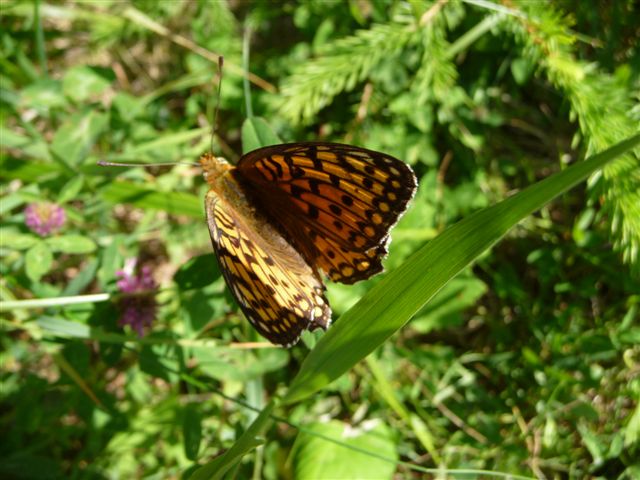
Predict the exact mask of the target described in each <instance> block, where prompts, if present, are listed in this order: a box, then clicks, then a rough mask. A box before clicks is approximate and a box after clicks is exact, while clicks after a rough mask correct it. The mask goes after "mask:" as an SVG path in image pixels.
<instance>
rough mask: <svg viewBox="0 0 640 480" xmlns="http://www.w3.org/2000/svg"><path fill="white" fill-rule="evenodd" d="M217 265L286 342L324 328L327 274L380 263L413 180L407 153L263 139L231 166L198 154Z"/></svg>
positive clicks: (347, 274)
mask: <svg viewBox="0 0 640 480" xmlns="http://www.w3.org/2000/svg"><path fill="white" fill-rule="evenodd" d="M200 163H201V165H202V167H203V170H204V176H205V178H206V180H207V182H208V184H209V186H210V190H209V192H208V193H207V195H206V198H205V210H206V213H207V222H208V224H209V231H210V234H211V241H212V244H213V247H214V250H215V252H216V254H217V257H218V261H219V264H220V268H221V271H222V273H223V275H224V277H225V280H226V282H227V284H228V285H229V287H230V289H231V292H232V293H233V295H234V297H235V299H236V300H237V302H238V304H239V306H240V308H241V309H242V311H243V313H244V314H245V316H246V317H247V318H248V319H249V321H250V322H251V323H252V325H253V326H254V327H255V328H256V329H257V330H258V331H259V332H260V333H261V334H262V335H263V336H265V337H266V338H268V339H269V340H270V341H272V342H273V343H277V344H280V345H284V346H290V345H292V344H294V343H296V342H297V341H298V339H299V337H300V334H301V333H302V331H304V330H306V329H309V330H313V329H315V328H323V329H326V328H327V327H328V326H329V324H330V322H331V309H330V307H329V304H328V302H327V299H326V298H325V296H324V291H325V286H324V284H323V282H322V277H323V275H327V276H328V277H329V278H330V279H331V280H334V281H337V282H342V283H354V282H356V281H359V280H363V279H366V278H369V277H371V276H372V275H375V274H376V273H379V272H380V271H382V259H383V258H384V256H385V255H386V253H387V243H388V241H389V230H390V228H391V227H392V226H393V224H395V222H396V221H397V219H398V218H399V216H400V215H401V214H402V213H403V212H404V210H405V209H406V205H407V203H408V201H409V200H410V199H411V197H412V196H413V194H414V192H415V189H416V185H417V183H416V179H415V176H414V175H413V172H412V171H411V169H410V168H409V167H408V166H407V165H406V164H404V163H403V162H401V161H399V160H397V159H395V158H393V157H391V156H388V155H386V154H382V153H379V152H374V151H371V150H366V149H363V148H358V147H352V146H349V145H342V144H335V143H320V142H317V143H292V144H282V145H274V146H271V147H265V148H260V149H258V150H254V151H253V152H250V153H248V154H246V155H244V156H243V157H242V158H241V159H240V161H239V162H238V165H237V166H232V165H230V164H228V163H227V162H226V161H225V160H224V159H220V158H216V157H214V156H213V155H212V154H205V155H203V156H202V157H201V158H200Z"/></svg>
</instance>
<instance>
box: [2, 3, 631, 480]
mask: <svg viewBox="0 0 640 480" xmlns="http://www.w3.org/2000/svg"><path fill="white" fill-rule="evenodd" d="M0 8H1V13H2V25H3V28H2V31H1V32H0V38H1V42H0V48H1V51H2V56H1V57H0V58H1V62H2V73H1V77H0V79H1V82H2V84H1V97H0V111H1V112H2V123H1V129H2V130H1V132H0V145H1V146H2V154H1V161H2V168H1V170H0V175H1V176H2V184H1V185H2V197H1V198H2V201H1V202H0V215H1V216H2V225H1V227H0V228H1V229H0V242H1V243H0V253H1V254H2V262H0V269H1V274H2V279H1V281H0V299H1V300H2V305H1V322H2V327H3V333H4V334H3V336H2V339H1V342H2V350H1V351H0V359H1V362H2V367H3V368H2V382H3V383H2V392H1V395H2V396H1V400H0V402H1V403H0V405H1V407H2V416H1V417H0V418H1V423H0V428H1V429H2V432H3V435H2V437H3V438H2V442H0V475H1V476H2V477H3V478H68V477H71V478H112V477H121V478H142V477H148V476H156V477H158V478H166V477H169V478H193V479H201V478H223V477H225V478H256V479H257V478H266V479H276V478H301V479H309V478H407V477H409V478H421V476H422V475H425V474H426V475H430V476H434V477H436V476H439V477H440V478H490V477H493V476H495V477H504V476H505V475H508V474H510V475H514V476H522V477H527V478H529V477H539V478H638V477H639V476H640V461H639V460H638V458H640V401H639V399H640V374H639V372H640V321H639V319H640V147H638V145H640V136H639V135H638V134H639V133H640V129H639V128H638V125H640V50H639V47H638V42H637V38H636V37H634V35H637V25H638V24H639V23H640V13H638V12H637V8H635V6H634V2H633V1H631V0H622V1H619V2H611V5H609V4H607V5H605V4H604V3H603V4H602V5H601V4H600V3H599V2H593V3H591V2H577V1H570V0H563V1H560V2H555V3H553V4H550V3H547V2H530V1H524V0H522V1H518V0H515V1H511V2H502V3H492V2H486V1H480V0H467V1H449V2H446V1H435V2H429V1H424V2H423V1H420V0H415V1H413V0H412V1H400V0H396V1H391V0H389V1H373V0H371V1H356V0H353V1H325V2H320V1H311V0H306V1H299V2H293V1H291V2H289V1H287V2H281V3H280V4H278V5H276V4H275V3H270V2H252V3H245V2H228V3H226V2H223V1H220V2H217V1H216V2H187V1H178V0H176V1H174V2H144V1H135V2H130V3H125V2H108V1H105V2H99V3H98V2H96V3H93V2H66V3H60V2H52V3H44V2H35V3H31V2H23V1H10V0H7V1H4V2H2V3H1V4H0ZM634 8H635V10H634ZM569 12H570V13H571V15H568V13H569ZM219 55H224V57H225V66H224V74H223V75H224V79H223V83H222V93H221V98H220V108H219V113H218V122H217V123H218V126H217V131H216V135H215V138H214V151H215V153H216V154H219V155H222V156H225V157H227V158H228V159H230V160H231V161H237V160H238V158H239V157H240V155H241V153H242V152H243V151H248V150H250V149H252V148H256V147H257V146H260V145H265V144H269V143H273V142H274V141H277V139H278V138H279V139H281V141H286V142H292V141H309V140H323V141H338V142H343V143H350V144H353V145H359V146H362V147H366V148H369V149H373V150H379V151H383V152H386V153H388V154H391V155H393V156H395V157H397V158H400V159H403V160H404V161H406V162H407V163H409V164H411V165H412V167H413V168H414V170H415V172H416V175H417V177H418V179H419V182H420V186H419V190H418V193H417V195H416V197H415V199H414V201H413V204H412V206H411V208H410V210H409V211H408V212H407V214H406V215H405V216H404V217H403V218H402V220H401V221H400V222H399V224H398V225H397V226H396V227H395V229H394V230H393V231H392V238H393V241H392V243H391V246H390V253H389V257H388V259H387V260H386V264H385V265H386V271H387V272H386V273H385V274H382V275H380V276H377V277H374V278H372V279H370V280H367V281H365V282H361V283H358V284H356V285H351V286H346V285H339V284H328V297H329V300H330V301H331V304H332V307H333V310H334V321H335V325H333V326H332V327H331V328H330V329H329V331H328V332H327V333H326V334H322V333H319V332H314V333H313V334H311V333H309V334H305V336H304V337H303V341H302V342H301V343H300V344H299V345H297V346H296V347H294V348H292V349H289V350H285V349H280V348H273V347H272V346H270V345H269V344H266V343H264V342H263V341H262V339H260V338H259V337H258V335H257V334H256V333H255V332H254V331H253V329H252V328H251V326H250V325H249V323H248V322H247V321H246V320H245V319H244V318H243V316H242V314H241V313H240V312H239V310H238V307H237V306H236V305H235V303H234V300H233V299H232V297H231V296H230V294H229V293H228V291H227V289H226V286H225V284H224V281H223V279H222V277H221V274H220V272H219V270H218V267H217V264H216V261H215V259H214V256H213V254H212V253H211V247H210V240H209V232H208V230H207V226H206V222H205V220H204V211H203V198H204V194H205V192H206V190H207V187H206V185H205V182H204V181H203V179H202V177H201V172H200V171H199V169H198V168H197V167H194V166H191V165H188V164H184V162H188V163H193V162H195V161H196V160H197V158H198V156H199V155H200V154H201V153H203V152H205V151H207V150H208V149H209V148H210V141H211V140H210V134H211V119H212V118H213V114H214V111H215V109H216V102H217V96H216V79H217V75H218V73H217V68H216V62H217V59H218V56H219ZM248 71H250V72H251V73H247V72H248ZM602 152H604V153H602ZM101 160H102V161H111V162H134V163H159V162H183V163H181V164H179V165H175V166H169V167H168V166H157V167H153V168H150V169H142V168H125V169H118V168H113V167H100V166H98V165H97V162H98V161H101ZM585 180H586V181H585ZM154 293H155V295H154ZM123 322H124V323H126V325H124V326H123ZM140 333H142V335H140ZM425 472H426V473H425Z"/></svg>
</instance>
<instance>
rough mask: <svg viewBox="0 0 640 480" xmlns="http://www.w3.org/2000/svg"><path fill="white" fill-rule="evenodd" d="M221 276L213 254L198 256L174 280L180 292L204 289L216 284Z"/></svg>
mask: <svg viewBox="0 0 640 480" xmlns="http://www.w3.org/2000/svg"><path fill="white" fill-rule="evenodd" d="M219 276H220V269H219V267H218V261H217V260H216V257H215V255H214V254H213V253H207V254H205V255H198V256H197V257H193V258H191V259H190V260H189V261H188V262H187V263H185V264H184V265H182V266H181V267H180V268H179V269H178V271H177V272H176V274H175V275H174V277H173V279H174V281H175V282H176V283H177V284H178V287H179V288H180V290H192V289H194V288H202V287H206V286H207V285H210V284H212V283H213V282H215V281H216V280H217V279H218V277H219Z"/></svg>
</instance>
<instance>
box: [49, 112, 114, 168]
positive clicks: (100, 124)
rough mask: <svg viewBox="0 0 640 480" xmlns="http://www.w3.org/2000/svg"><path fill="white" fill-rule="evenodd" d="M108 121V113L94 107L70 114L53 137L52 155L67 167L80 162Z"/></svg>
mask: <svg viewBox="0 0 640 480" xmlns="http://www.w3.org/2000/svg"><path fill="white" fill-rule="evenodd" d="M108 123H109V115H107V114H104V113H98V112H97V111H96V110H95V109H89V110H86V111H84V112H81V113H78V114H76V115H74V116H72V117H71V118H70V119H69V120H68V121H67V122H65V123H64V124H63V125H62V127H60V128H59V129H58V131H57V132H56V134H55V135H54V137H53V141H52V142H51V151H52V153H53V154H54V157H55V158H56V159H57V160H58V161H59V162H61V163H62V164H63V165H65V166H67V167H69V166H75V165H78V164H80V163H81V162H82V161H83V160H84V159H85V157H86V155H87V153H88V152H89V149H90V148H91V147H92V146H93V144H94V142H95V140H96V138H97V137H98V135H99V134H100V133H102V132H103V131H104V130H105V129H106V128H107V126H108Z"/></svg>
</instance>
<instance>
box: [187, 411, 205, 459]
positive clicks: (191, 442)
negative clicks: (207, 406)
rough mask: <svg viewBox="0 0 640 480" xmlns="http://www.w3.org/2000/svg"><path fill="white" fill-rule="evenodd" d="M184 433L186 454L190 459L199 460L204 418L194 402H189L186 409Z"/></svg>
mask: <svg viewBox="0 0 640 480" xmlns="http://www.w3.org/2000/svg"><path fill="white" fill-rule="evenodd" d="M182 435H183V436H184V454H185V456H186V457H187V458H188V459H189V460H194V461H195V460H197V459H198V451H199V450H200V442H201V440H202V418H201V416H200V410H199V408H198V407H196V405H194V404H192V403H189V404H187V406H186V407H185V409H184V418H183V421H182Z"/></svg>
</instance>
